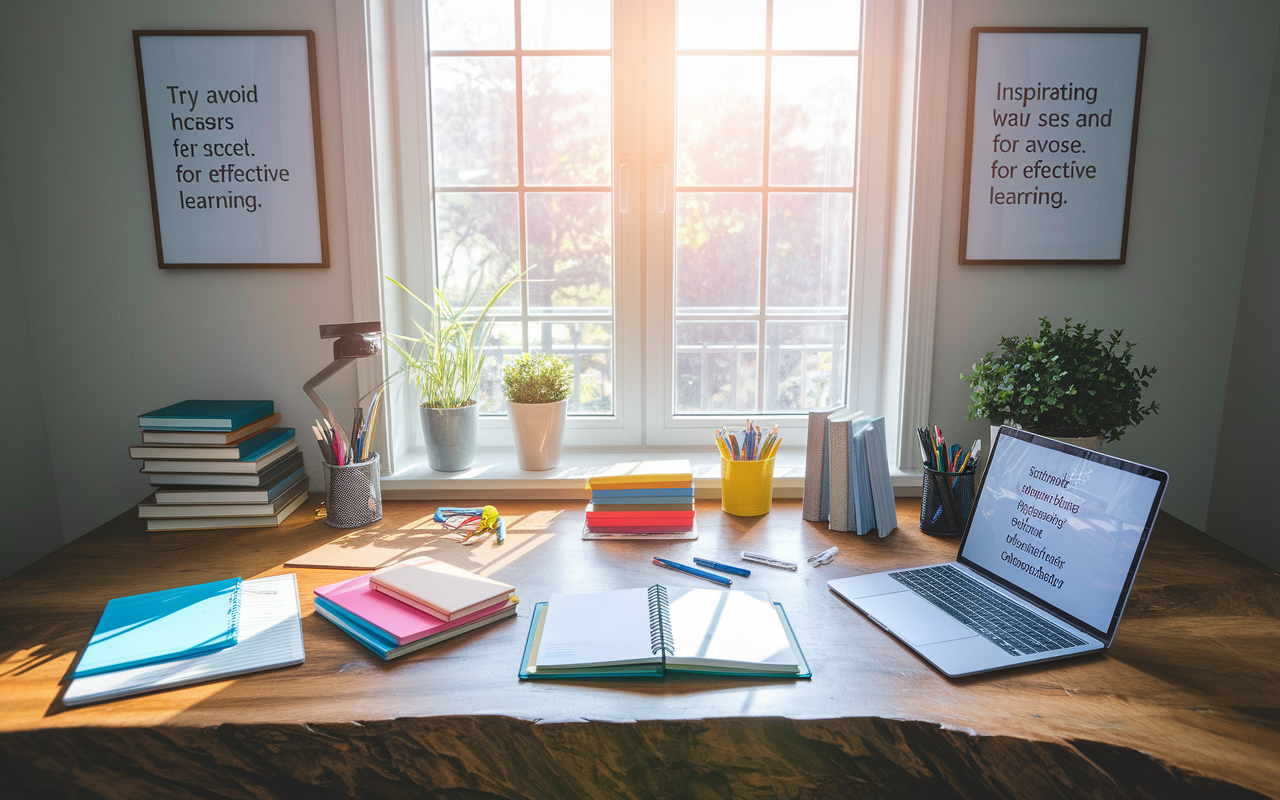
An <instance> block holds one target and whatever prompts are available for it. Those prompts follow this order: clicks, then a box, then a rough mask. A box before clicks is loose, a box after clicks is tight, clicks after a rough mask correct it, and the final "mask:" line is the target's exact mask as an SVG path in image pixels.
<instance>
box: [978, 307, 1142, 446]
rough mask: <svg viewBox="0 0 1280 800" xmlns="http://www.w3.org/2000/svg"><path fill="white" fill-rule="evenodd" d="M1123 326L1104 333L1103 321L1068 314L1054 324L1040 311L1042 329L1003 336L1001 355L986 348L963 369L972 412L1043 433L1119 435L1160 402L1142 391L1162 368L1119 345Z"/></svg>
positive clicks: (1111, 438) (993, 421) (996, 422)
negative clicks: (1136, 361) (1145, 399)
mask: <svg viewBox="0 0 1280 800" xmlns="http://www.w3.org/2000/svg"><path fill="white" fill-rule="evenodd" d="M1123 333H1124V332H1123V331H1120V330H1117V331H1113V332H1112V333H1111V336H1110V337H1109V338H1108V339H1105V340H1104V339H1103V338H1102V329H1101V328H1095V329H1093V330H1088V331H1087V330H1086V328H1085V326H1084V324H1082V323H1077V324H1075V325H1072V324H1071V319H1070V318H1067V319H1065V320H1063V324H1062V327H1061V328H1057V329H1055V328H1054V327H1053V325H1052V324H1050V322H1049V319H1048V318H1047V317H1041V318H1040V332H1039V334H1038V335H1035V336H1025V337H1022V338H1020V339H1019V338H1017V337H1013V336H1002V337H1000V353H999V354H995V353H987V354H986V355H985V356H983V358H982V360H981V361H979V362H978V363H977V364H974V365H973V373H972V374H970V375H961V376H960V377H961V378H963V379H964V380H967V381H968V382H969V384H970V386H971V387H972V388H973V393H972V394H971V395H970V398H969V415H968V416H969V419H981V418H984V417H985V418H986V419H989V420H990V421H991V424H993V425H999V424H1001V423H1004V424H1006V425H1016V426H1018V427H1021V428H1025V429H1027V430H1031V431H1035V432H1036V433H1040V434H1043V435H1045V436H1057V437H1077V436H1096V435H1098V434H1102V435H1103V436H1104V437H1105V438H1106V440H1107V441H1108V442H1114V441H1116V440H1117V439H1119V438H1120V437H1121V436H1123V435H1124V432H1125V429H1126V428H1127V427H1128V426H1129V425H1137V424H1138V423H1140V422H1142V420H1143V418H1145V417H1147V416H1149V415H1151V414H1154V413H1156V410H1157V408H1159V406H1158V405H1157V404H1156V403H1154V402H1153V403H1151V404H1150V405H1148V406H1145V407H1144V406H1143V405H1142V390H1143V389H1146V388H1147V387H1148V385H1149V384H1150V381H1149V380H1148V379H1149V378H1150V377H1151V376H1152V375H1155V374H1156V371H1155V370H1154V369H1152V368H1149V367H1141V368H1134V367H1132V366H1131V365H1132V363H1133V354H1132V352H1131V351H1132V350H1133V343H1132V342H1125V343H1124V349H1120V337H1121V336H1122V335H1123Z"/></svg>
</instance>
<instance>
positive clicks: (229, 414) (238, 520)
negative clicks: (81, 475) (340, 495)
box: [129, 400, 307, 531]
mask: <svg viewBox="0 0 1280 800" xmlns="http://www.w3.org/2000/svg"><path fill="white" fill-rule="evenodd" d="M279 421H280V415H279V414H278V413H275V406H274V404H273V403H272V402H271V401H269V400H185V401H183V402H181V403H175V404H174V405H171V406H166V407H165V408H161V409H157V410H156V411H152V412H150V413H147V414H143V415H142V416H140V417H138V427H140V428H142V445H140V446H134V447H130V448H129V457H130V458H134V459H137V460H140V461H142V472H144V473H146V474H148V475H150V476H151V485H152V486H154V487H156V491H155V494H154V495H153V496H152V497H151V498H148V500H147V501H144V502H143V503H142V504H141V505H139V506H138V516H139V517H141V518H143V519H145V520H146V521H147V530H149V531H178V530H205V529H212V528H255V527H269V526H275V525H279V524H280V523H281V522H283V521H284V520H285V518H286V517H288V516H289V515H290V514H291V513H293V511H294V510H295V509H297V508H298V506H300V505H302V503H303V502H304V501H305V500H306V499H307V476H306V471H305V470H304V469H303V466H302V453H300V452H299V451H298V443H297V440H296V437H295V436H294V432H293V428H274V427H272V426H273V425H275V424H276V423H278V422H279Z"/></svg>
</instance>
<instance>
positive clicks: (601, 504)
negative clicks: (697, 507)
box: [591, 494, 693, 511]
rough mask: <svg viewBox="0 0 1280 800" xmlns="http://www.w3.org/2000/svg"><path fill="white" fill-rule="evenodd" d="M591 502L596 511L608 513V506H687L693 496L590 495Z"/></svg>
mask: <svg viewBox="0 0 1280 800" xmlns="http://www.w3.org/2000/svg"><path fill="white" fill-rule="evenodd" d="M591 502H592V503H595V505H596V511H608V510H609V509H608V507H609V506H663V505H688V504H690V503H692V502H693V495H692V494H686V495H684V496H682V497H599V496H598V495H595V494H593V495H591Z"/></svg>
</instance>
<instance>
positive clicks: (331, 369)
mask: <svg viewBox="0 0 1280 800" xmlns="http://www.w3.org/2000/svg"><path fill="white" fill-rule="evenodd" d="M352 361H355V359H354V358H335V359H334V360H333V362H332V363H330V364H329V365H328V366H327V367H325V368H324V369H322V370H320V371H319V372H317V373H316V374H315V377H313V378H312V379H311V380H309V381H307V383H306V385H305V386H303V387H302V391H304V392H306V393H307V397H310V398H311V402H313V403H315V404H316V408H318V409H320V414H321V416H322V417H324V419H326V420H327V421H328V422H329V424H330V425H332V426H333V427H334V429H335V430H339V431H342V433H343V435H346V429H345V428H343V427H342V425H341V424H339V422H338V418H337V417H336V416H334V413H333V411H332V410H330V408H329V406H328V404H326V403H325V401H324V400H323V399H322V398H321V397H320V395H319V393H318V392H316V387H317V386H319V385H320V384H322V383H324V382H325V381H327V380H329V379H330V378H332V377H333V376H334V375H336V374H338V373H339V372H341V371H342V368H343V367H345V366H346V365H347V364H350V363H351V362H352Z"/></svg>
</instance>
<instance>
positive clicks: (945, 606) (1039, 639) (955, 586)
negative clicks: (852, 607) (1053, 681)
mask: <svg viewBox="0 0 1280 800" xmlns="http://www.w3.org/2000/svg"><path fill="white" fill-rule="evenodd" d="M889 577H891V578H893V579H894V580H896V581H897V582H898V583H901V584H903V585H904V586H906V587H907V588H909V589H911V590H912V591H913V592H915V593H916V594H918V595H920V596H921V597H923V598H924V599H926V600H928V601H929V602H930V603H933V604H934V605H935V606H937V607H938V608H940V609H942V610H943V611H945V612H947V613H948V614H950V615H951V616H952V617H955V618H956V619H957V620H959V621H960V622H962V623H964V624H965V625H967V626H968V627H970V628H972V629H973V630H974V631H977V632H978V633H980V634H981V635H982V636H983V637H984V638H986V639H987V640H988V641H990V642H991V643H992V644H995V645H996V646H998V647H1000V648H1001V649H1003V650H1004V651H1005V652H1006V653H1009V654H1010V655H1015V656H1024V655H1031V654H1034V653H1047V652H1049V651H1052V650H1064V649H1066V648H1068V647H1076V646H1078V645H1082V644H1084V641H1083V640H1081V639H1078V638H1076V637H1075V636H1072V635H1071V634H1069V633H1067V632H1066V631H1064V630H1062V629H1061V628H1058V627H1057V626H1054V625H1050V624H1049V623H1047V622H1045V621H1044V620H1043V619H1041V618H1040V617H1038V616H1036V615H1035V614H1032V613H1031V612H1030V611H1027V610H1026V609H1025V608H1022V607H1021V606H1019V605H1018V604H1016V603H1012V602H1010V601H1009V600H1007V599H1006V598H1004V597H1001V596H1000V595H999V594H997V593H996V592H993V591H991V590H990V589H988V588H987V587H985V586H983V585H982V584H981V583H978V582H977V581H975V580H973V579H972V578H970V577H969V576H967V575H965V574H964V573H962V572H960V571H959V570H956V569H953V568H952V567H951V565H949V564H941V565H939V566H936V567H925V568H924V569H913V570H910V571H908V572H890V573H889Z"/></svg>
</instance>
